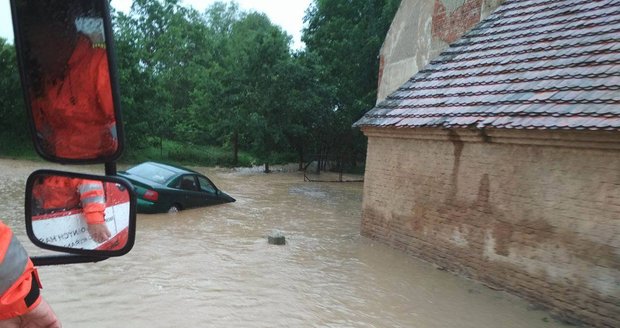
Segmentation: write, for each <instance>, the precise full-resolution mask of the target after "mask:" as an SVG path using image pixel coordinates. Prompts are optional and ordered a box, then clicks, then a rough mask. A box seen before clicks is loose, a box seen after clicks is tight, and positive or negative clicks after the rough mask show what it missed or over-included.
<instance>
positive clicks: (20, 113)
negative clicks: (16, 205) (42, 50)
mask: <svg viewBox="0 0 620 328" xmlns="http://www.w3.org/2000/svg"><path fill="white" fill-rule="evenodd" d="M20 86H21V84H20V80H19V72H18V70H17V62H16V59H15V47H14V46H13V45H11V44H8V43H7V42H6V40H5V39H3V38H0V156H11V157H28V158H32V157H34V156H35V155H34V150H33V149H32V141H31V140H30V135H29V134H28V131H29V130H28V129H29V127H28V123H27V120H26V110H25V105H24V98H23V94H22V91H21V88H20Z"/></svg>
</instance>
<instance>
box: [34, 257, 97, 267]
mask: <svg viewBox="0 0 620 328" xmlns="http://www.w3.org/2000/svg"><path fill="white" fill-rule="evenodd" d="M106 259H108V257H103V256H90V255H69V254H67V255H49V256H32V257H30V260H32V263H33V264H34V265H35V266H46V265H60V264H74V263H91V262H93V263H94V262H99V261H103V260H106Z"/></svg>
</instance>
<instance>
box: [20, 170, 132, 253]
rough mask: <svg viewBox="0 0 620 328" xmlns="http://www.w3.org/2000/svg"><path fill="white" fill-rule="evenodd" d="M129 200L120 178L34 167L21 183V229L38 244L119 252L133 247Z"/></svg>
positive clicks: (126, 184) (128, 187)
mask: <svg viewBox="0 0 620 328" xmlns="http://www.w3.org/2000/svg"><path fill="white" fill-rule="evenodd" d="M135 204H136V201H135V196H134V194H133V187H132V186H131V184H130V183H129V182H127V181H126V180H124V179H122V178H119V177H112V176H94V175H85V174H76V173H67V172H60V171H51V170H40V171H36V172H34V173H32V174H31V175H30V177H28V181H27V184H26V232H27V233H28V237H29V238H30V240H31V241H32V242H33V243H34V244H35V245H37V246H39V247H41V248H45V249H51V250H55V251H62V252H68V253H74V254H83V255H96V256H106V257H108V256H120V255H123V254H126V253H127V252H129V250H131V248H132V247H133V243H134V239H135V227H136V224H135V222H136V214H135V213H136V211H135V208H136V205H135Z"/></svg>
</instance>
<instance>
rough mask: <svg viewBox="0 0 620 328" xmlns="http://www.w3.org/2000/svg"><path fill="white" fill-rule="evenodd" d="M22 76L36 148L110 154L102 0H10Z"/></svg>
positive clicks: (113, 123) (50, 154) (111, 119)
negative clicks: (13, 13)
mask: <svg viewBox="0 0 620 328" xmlns="http://www.w3.org/2000/svg"><path fill="white" fill-rule="evenodd" d="M13 2H15V4H14V6H13V8H14V10H15V22H16V23H15V26H16V29H15V30H16V41H17V43H18V45H19V47H18V49H19V57H20V63H21V67H22V69H23V73H22V78H23V80H24V85H25V89H26V92H27V94H26V99H27V102H28V104H29V107H30V113H31V115H30V116H31V119H32V120H33V125H34V129H35V130H36V131H35V132H36V137H35V142H36V145H37V149H38V150H39V152H41V153H42V155H44V157H46V158H48V159H52V160H56V159H69V160H91V161H92V160H100V159H110V158H112V157H115V156H116V153H117V150H118V147H119V146H118V136H117V131H118V130H119V126H118V125H117V124H118V122H117V121H118V120H117V119H116V114H115V113H116V112H115V109H114V101H113V92H112V83H111V79H110V70H109V67H108V55H107V51H106V33H105V29H104V17H108V16H107V15H104V10H105V9H104V8H107V7H106V4H105V0H13Z"/></svg>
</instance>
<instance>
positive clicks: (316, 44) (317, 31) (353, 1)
mask: <svg viewBox="0 0 620 328" xmlns="http://www.w3.org/2000/svg"><path fill="white" fill-rule="evenodd" d="M399 5H400V0H371V1H368V0H350V1H340V0H315V1H314V2H313V5H312V6H311V7H310V9H309V10H308V11H307V12H306V17H305V18H304V20H305V22H306V23H307V27H306V28H305V29H304V31H303V36H302V40H303V41H304V42H305V43H306V51H307V52H308V53H311V54H312V55H313V56H316V57H318V62H320V63H321V64H322V66H323V67H322V69H321V70H319V75H318V76H317V78H318V79H319V80H320V83H321V84H323V85H327V86H330V87H331V88H332V90H333V91H334V92H335V94H334V98H333V99H332V108H333V110H334V117H333V118H332V119H331V121H330V122H331V124H332V125H333V127H332V129H330V131H329V134H328V136H327V140H326V142H325V144H326V147H328V148H332V149H336V150H337V151H336V152H337V153H341V154H342V153H347V152H350V156H351V159H352V160H354V159H355V158H357V157H360V155H361V154H363V153H364V152H365V148H366V146H365V139H364V138H362V136H361V133H359V131H358V130H353V129H351V125H352V124H353V123H354V122H355V121H357V120H358V119H359V118H360V117H361V116H362V115H363V114H364V113H365V112H366V111H368V110H370V109H371V108H372V107H373V106H374V103H375V100H376V91H377V76H378V71H379V62H378V60H377V57H378V55H379V50H380V47H381V44H382V42H383V39H384V38H385V35H386V34H387V31H388V29H389V26H390V23H391V21H392V19H393V17H394V14H395V13H396V10H397V9H398V6H399Z"/></svg>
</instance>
